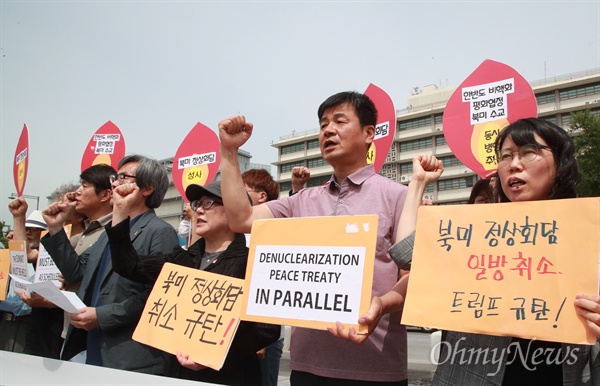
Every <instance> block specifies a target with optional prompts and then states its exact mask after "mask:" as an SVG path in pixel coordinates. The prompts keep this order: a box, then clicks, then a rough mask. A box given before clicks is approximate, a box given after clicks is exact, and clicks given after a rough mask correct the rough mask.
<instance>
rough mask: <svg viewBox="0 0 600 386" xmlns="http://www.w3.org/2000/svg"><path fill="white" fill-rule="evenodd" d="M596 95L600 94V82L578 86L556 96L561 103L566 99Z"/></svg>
mask: <svg viewBox="0 0 600 386" xmlns="http://www.w3.org/2000/svg"><path fill="white" fill-rule="evenodd" d="M596 94H600V82H598V83H594V84H592V85H589V86H580V87H573V88H568V89H565V90H561V91H559V93H558V96H559V99H560V100H561V101H564V100H566V99H574V98H581V97H584V96H587V95H596Z"/></svg>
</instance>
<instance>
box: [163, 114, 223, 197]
mask: <svg viewBox="0 0 600 386" xmlns="http://www.w3.org/2000/svg"><path fill="white" fill-rule="evenodd" d="M220 146H221V143H220V142H219V137H217V134H216V133H215V132H214V131H212V130H211V129H210V128H208V127H207V126H204V125H203V124H202V123H200V122H198V123H197V124H196V126H194V127H193V128H192V130H190V132H189V133H188V134H187V135H186V137H185V138H184V140H183V142H181V145H179V148H178V149H177V152H176V153H175V157H174V158H173V169H172V172H171V173H172V175H173V183H174V184H175V187H176V188H177V191H178V192H179V194H181V196H182V197H183V199H184V200H185V201H187V198H186V197H185V189H186V188H187V187H188V186H189V185H190V184H196V185H202V186H204V185H207V184H209V183H211V182H212V180H214V179H215V176H216V175H217V172H218V171H219V165H220V164H221V154H220V152H219V148H220Z"/></svg>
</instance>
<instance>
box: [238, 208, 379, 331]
mask: <svg viewBox="0 0 600 386" xmlns="http://www.w3.org/2000/svg"><path fill="white" fill-rule="evenodd" d="M377 223H378V218H377V216H375V215H366V216H331V217H305V218H287V219H270V220H260V221H255V222H254V223H253V224H252V234H251V237H250V255H249V258H248V268H247V272H246V288H247V289H248V291H247V292H246V293H245V294H244V302H243V309H242V319H243V320H251V321H258V322H267V323H274V324H285V325H289V326H301V327H309V328H316V329H325V328H327V327H328V326H331V325H334V324H335V322H336V321H340V322H342V323H343V324H345V325H347V326H348V325H352V326H354V327H355V329H357V331H359V332H362V330H361V329H359V326H358V324H357V321H358V318H359V317H360V316H361V315H363V314H364V313H365V312H366V311H367V310H368V308H369V304H370V301H371V287H372V284H373V269H374V257H375V243H376V239H377ZM361 328H362V327H361Z"/></svg>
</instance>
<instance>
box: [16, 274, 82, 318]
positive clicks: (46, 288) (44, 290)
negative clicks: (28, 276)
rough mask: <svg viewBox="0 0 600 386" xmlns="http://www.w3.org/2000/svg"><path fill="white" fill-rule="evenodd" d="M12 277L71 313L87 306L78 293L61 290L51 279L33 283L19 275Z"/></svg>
mask: <svg viewBox="0 0 600 386" xmlns="http://www.w3.org/2000/svg"><path fill="white" fill-rule="evenodd" d="M10 277H11V278H12V279H13V280H14V281H15V282H17V283H20V284H22V285H23V286H24V287H26V288H27V290H28V291H30V292H35V293H37V294H39V295H41V296H43V297H45V298H46V299H48V300H49V301H51V302H52V303H54V304H55V305H56V306H57V307H60V308H62V309H63V310H65V311H66V312H68V313H70V314H76V313H78V312H79V310H80V309H82V308H85V307H86V305H85V304H84V303H83V302H82V301H81V299H79V297H78V296H77V294H75V293H74V292H69V291H61V290H59V289H58V288H56V286H55V285H54V283H52V282H51V281H42V282H39V283H31V282H29V281H27V280H23V279H21V278H19V277H17V276H14V275H12V274H11V275H10Z"/></svg>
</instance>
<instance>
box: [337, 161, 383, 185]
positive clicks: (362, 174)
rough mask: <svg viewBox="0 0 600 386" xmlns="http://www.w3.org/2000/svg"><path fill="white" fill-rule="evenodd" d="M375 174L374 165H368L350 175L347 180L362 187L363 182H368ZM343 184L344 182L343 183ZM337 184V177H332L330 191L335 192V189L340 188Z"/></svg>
mask: <svg viewBox="0 0 600 386" xmlns="http://www.w3.org/2000/svg"><path fill="white" fill-rule="evenodd" d="M374 174H375V167H374V166H373V164H371V165H367V166H365V167H363V168H361V169H358V170H357V171H355V172H354V173H352V174H350V175H349V176H348V177H347V179H348V181H350V182H351V183H352V184H354V185H362V183H363V182H365V181H366V180H367V178H369V177H371V176H373V175H374ZM342 182H343V181H342ZM339 186H340V185H338V183H337V182H335V175H332V176H331V179H330V180H329V189H330V190H333V189H334V188H339Z"/></svg>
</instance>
